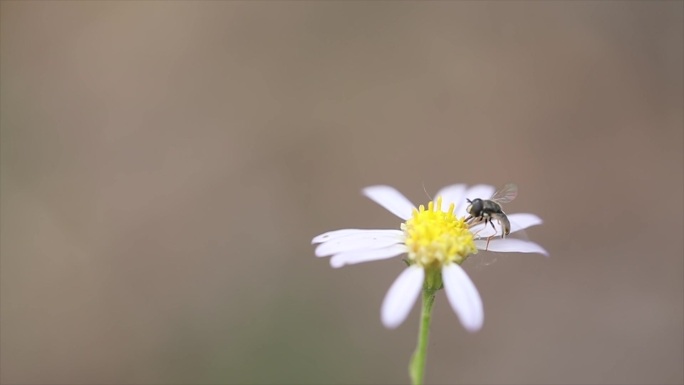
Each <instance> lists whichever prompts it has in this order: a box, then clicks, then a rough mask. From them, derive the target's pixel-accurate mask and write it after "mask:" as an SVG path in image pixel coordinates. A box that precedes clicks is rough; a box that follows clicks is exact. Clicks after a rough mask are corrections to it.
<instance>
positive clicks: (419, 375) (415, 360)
mask: <svg viewBox="0 0 684 385" xmlns="http://www.w3.org/2000/svg"><path fill="white" fill-rule="evenodd" d="M435 291H436V290H434V289H429V288H427V287H425V288H423V307H422V311H421V316H420V329H419V330H418V345H417V346H416V351H415V352H414V353H413V356H412V357H411V364H410V365H409V374H410V376H411V383H412V384H413V385H422V384H423V382H424V380H425V362H426V360H427V346H428V337H429V335H430V319H431V317H432V305H433V304H434V303H435Z"/></svg>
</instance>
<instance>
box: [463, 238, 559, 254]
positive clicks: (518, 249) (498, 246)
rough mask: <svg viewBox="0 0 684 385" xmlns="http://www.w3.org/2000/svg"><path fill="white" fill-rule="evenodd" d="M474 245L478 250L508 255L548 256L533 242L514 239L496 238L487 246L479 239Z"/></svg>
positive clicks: (484, 240)
mask: <svg viewBox="0 0 684 385" xmlns="http://www.w3.org/2000/svg"><path fill="white" fill-rule="evenodd" d="M475 245H476V246H477V248H478V249H480V250H485V248H486V249H487V250H488V251H497V252H510V253H539V254H543V255H545V256H547V257H548V256H549V253H548V252H547V251H546V250H544V248H543V247H541V246H539V245H538V244H536V243H534V242H529V241H523V240H521V239H515V238H505V239H501V238H496V239H492V240H491V241H490V242H489V246H487V240H486V239H480V240H477V241H475Z"/></svg>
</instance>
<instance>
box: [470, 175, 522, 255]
mask: <svg viewBox="0 0 684 385" xmlns="http://www.w3.org/2000/svg"><path fill="white" fill-rule="evenodd" d="M516 196H518V186H516V185H515V184H513V183H509V184H507V185H505V186H503V187H502V188H501V189H500V190H499V191H497V192H495V193H494V195H492V197H491V198H489V199H481V198H475V199H473V200H472V201H471V200H470V199H466V200H467V201H468V207H467V208H466V211H467V212H468V217H467V218H466V219H465V220H466V223H468V225H469V226H470V227H473V226H475V225H478V224H480V223H482V222H484V224H485V227H487V223H489V224H490V225H492V228H493V229H494V232H495V233H494V235H492V236H491V237H489V239H491V238H492V237H494V236H495V235H496V227H495V226H494V222H493V221H494V219H496V220H497V221H498V222H499V225H500V226H501V238H505V237H506V235H508V234H510V233H511V222H510V221H509V220H508V217H507V216H506V213H505V212H504V211H503V209H501V204H503V203H509V202H511V201H512V200H513V199H515V197H516ZM489 239H487V246H489Z"/></svg>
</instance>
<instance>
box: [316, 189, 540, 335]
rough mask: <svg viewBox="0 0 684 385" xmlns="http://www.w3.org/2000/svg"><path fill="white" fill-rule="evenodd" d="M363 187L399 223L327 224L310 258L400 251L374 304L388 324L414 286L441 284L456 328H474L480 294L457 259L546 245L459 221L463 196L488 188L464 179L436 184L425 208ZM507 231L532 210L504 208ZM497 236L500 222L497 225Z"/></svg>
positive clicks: (528, 218) (403, 312) (532, 221)
mask: <svg viewBox="0 0 684 385" xmlns="http://www.w3.org/2000/svg"><path fill="white" fill-rule="evenodd" d="M363 194H364V195H365V196H367V197H368V198H370V199H371V200H373V201H375V202H376V203H378V204H379V205H380V206H382V207H384V208H385V209H387V210H388V211H390V212H391V213H392V214H394V215H396V216H398V217H399V218H401V219H402V220H403V221H404V222H403V223H402V224H401V226H400V227H399V229H382V230H360V229H343V230H336V231H330V232H327V233H324V234H321V235H319V236H317V237H315V238H314V239H313V241H312V243H313V244H318V246H317V247H316V251H315V254H316V256H318V257H327V256H331V258H330V264H331V265H332V267H334V268H339V267H342V266H345V265H352V264H356V263H361V262H369V261H377V260H381V259H389V258H394V257H398V256H401V255H406V258H405V261H406V262H407V263H408V265H409V266H408V267H407V268H406V270H404V271H403V272H402V273H401V274H400V275H399V277H398V278H397V279H396V280H395V281H394V283H393V284H392V286H391V287H390V289H389V290H388V292H387V294H386V295H385V299H384V301H383V303H382V309H381V319H382V323H383V324H384V325H385V326H386V327H388V328H396V327H397V326H399V325H400V324H401V323H402V322H403V321H404V320H405V319H406V317H407V316H408V314H409V312H410V311H411V308H412V307H413V305H414V304H415V302H416V300H417V298H418V296H419V294H420V292H421V290H422V289H425V290H429V291H432V292H434V291H436V290H438V289H440V288H442V287H444V289H445V292H446V295H447V299H448V301H449V304H450V305H451V307H452V308H453V310H454V312H455V313H456V315H457V316H458V318H459V320H460V321H461V324H462V325H463V327H464V328H465V329H466V330H468V331H470V332H475V331H478V330H480V328H481V327H482V323H483V321H484V312H483V308H482V300H481V298H480V294H479V293H478V291H477V288H476V287H475V285H474V284H473V282H472V281H471V280H470V278H469V277H468V275H467V274H466V272H465V271H464V270H463V268H461V266H460V265H461V263H463V261H465V260H466V258H468V257H469V256H471V255H473V254H476V253H477V252H478V250H484V249H485V248H486V249H487V250H488V251H492V252H518V253H540V254H544V255H548V254H547V252H546V250H544V249H543V248H542V247H541V246H539V245H538V244H536V243H533V242H530V241H524V240H520V239H514V238H513V239H512V238H502V237H500V236H496V237H494V238H491V239H490V238H489V237H490V236H491V235H494V234H496V230H494V229H492V228H491V226H489V227H485V225H484V224H479V225H476V226H472V227H471V226H469V225H468V223H466V221H465V219H466V215H467V212H466V208H467V206H468V203H467V202H468V200H469V199H470V200H472V199H475V198H483V199H488V198H489V197H491V196H492V195H493V194H494V187H492V186H489V185H476V186H472V187H470V188H468V187H467V186H466V185H464V184H456V185H452V186H448V187H445V188H443V189H442V190H440V191H439V192H438V193H437V195H436V197H437V198H436V199H435V200H434V201H431V202H429V203H428V204H427V207H425V206H424V205H420V206H419V207H418V208H416V207H415V206H414V205H413V204H412V203H411V202H410V201H409V200H408V199H407V198H406V197H405V196H404V195H402V194H401V193H400V192H399V191H397V190H396V189H394V188H393V187H390V186H371V187H367V188H365V189H364V190H363ZM507 216H508V218H509V220H510V222H511V233H514V232H516V231H519V230H522V229H525V228H527V227H530V226H534V225H538V224H541V223H542V221H541V219H540V218H539V217H537V216H536V215H534V214H507ZM497 230H498V233H499V235H500V233H501V231H500V228H497Z"/></svg>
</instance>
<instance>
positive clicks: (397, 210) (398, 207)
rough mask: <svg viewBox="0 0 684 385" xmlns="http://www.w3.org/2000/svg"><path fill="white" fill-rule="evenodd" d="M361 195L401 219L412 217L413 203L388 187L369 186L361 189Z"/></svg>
mask: <svg viewBox="0 0 684 385" xmlns="http://www.w3.org/2000/svg"><path fill="white" fill-rule="evenodd" d="M363 195H365V196H367V197H368V198H370V199H372V200H373V201H374V202H375V203H377V204H379V205H380V206H382V207H384V208H386V209H387V210H388V211H389V212H391V213H392V214H394V215H396V216H398V217H399V218H401V219H404V220H406V219H409V218H411V215H413V209H414V208H415V207H414V206H413V203H411V201H409V200H408V199H406V197H405V196H404V195H403V194H402V193H400V192H399V191H397V189H395V188H394V187H390V186H370V187H366V188H365V189H363Z"/></svg>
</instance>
